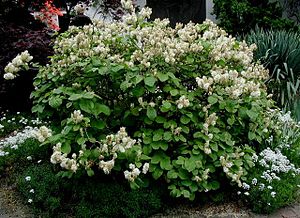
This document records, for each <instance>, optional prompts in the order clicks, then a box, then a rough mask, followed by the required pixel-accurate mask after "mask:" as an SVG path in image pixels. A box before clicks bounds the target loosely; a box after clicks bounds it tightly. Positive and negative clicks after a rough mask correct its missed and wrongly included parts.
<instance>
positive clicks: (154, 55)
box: [32, 1, 278, 200]
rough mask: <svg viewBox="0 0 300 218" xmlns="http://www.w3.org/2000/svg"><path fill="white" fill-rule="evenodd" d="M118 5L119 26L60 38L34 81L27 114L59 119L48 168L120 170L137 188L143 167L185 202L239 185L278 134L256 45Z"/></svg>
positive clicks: (208, 28)
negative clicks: (257, 155)
mask: <svg viewBox="0 0 300 218" xmlns="http://www.w3.org/2000/svg"><path fill="white" fill-rule="evenodd" d="M122 4H123V7H124V8H125V9H126V10H127V11H128V13H127V14H125V15H124V17H123V20H122V21H117V22H112V23H104V22H101V21H98V22H96V23H95V25H94V26H92V25H89V26H85V27H83V28H76V27H71V28H70V30H69V31H67V32H65V33H63V34H61V35H60V36H59V37H58V38H57V40H56V42H55V46H54V48H55V55H54V56H53V57H52V59H51V63H50V64H49V65H47V66H45V67H41V68H40V71H39V74H38V75H37V77H36V78H35V82H34V85H35V88H36V90H35V91H34V92H33V93H32V97H33V99H34V102H35V106H34V107H33V112H37V113H38V114H39V115H40V116H41V117H50V116H51V117H53V116H54V117H59V118H60V119H61V120H62V122H61V125H60V126H58V128H59V131H58V132H57V134H56V135H53V136H52V137H50V139H49V140H48V143H51V144H53V145H55V144H56V146H55V147H54V153H53V155H52V158H51V160H52V162H53V163H60V164H61V166H62V167H63V168H64V169H67V170H68V171H65V172H64V173H63V174H64V175H66V176H71V175H72V174H74V173H75V172H76V171H77V170H78V169H85V170H86V171H87V173H88V174H89V175H93V174H94V171H95V169H96V166H97V167H98V168H100V170H102V171H103V172H104V173H109V172H110V171H111V170H112V169H116V170H120V169H122V170H123V171H124V176H125V178H126V179H128V180H129V181H131V184H134V185H133V187H137V185H138V186H140V185H144V184H145V183H144V184H143V183H142V180H139V181H138V180H135V178H136V176H139V175H142V173H141V170H142V171H143V169H144V168H145V171H146V169H147V168H148V164H146V163H147V162H148V161H150V164H149V171H150V172H151V174H152V177H153V178H154V179H156V180H157V179H162V180H165V181H166V182H167V183H168V184H169V189H170V191H171V195H173V196H176V197H180V196H183V197H185V198H189V199H191V200H192V199H194V198H195V194H196V193H197V192H202V191H210V190H216V189H218V188H219V187H220V184H221V182H222V181H224V178H225V177H227V178H229V180H230V181H232V182H233V184H237V185H238V186H240V187H242V186H243V180H244V179H245V178H246V177H247V172H248V171H249V170H250V169H251V167H252V166H254V161H253V160H252V156H253V154H255V150H259V149H260V147H259V146H260V145H261V144H263V143H264V141H265V140H266V139H267V138H269V136H271V134H273V133H274V134H277V132H278V131H277V130H276V129H275V128H274V126H272V120H271V117H270V115H269V114H268V113H267V111H269V108H271V107H273V101H272V100H271V99H270V98H269V97H268V96H267V92H266V88H265V85H264V83H263V80H264V79H266V78H267V77H268V71H267V70H265V69H264V68H263V66H261V65H258V64H254V63H252V58H253V50H254V49H255V46H254V45H253V46H250V47H249V46H247V44H246V43H245V42H238V41H236V40H235V38H233V37H231V36H228V35H227V34H226V33H225V32H224V31H223V30H222V29H220V28H218V27H217V26H216V25H215V24H213V23H212V22H211V21H208V20H207V21H205V22H204V23H203V24H193V23H189V24H187V25H186V26H183V25H181V24H177V26H176V27H175V28H174V29H173V28H171V27H169V26H168V24H169V21H168V20H167V19H164V20H159V19H156V20H154V21H153V22H147V21H146V19H147V18H149V17H150V15H151V9H149V8H143V9H142V10H141V11H140V12H138V13H135V9H134V7H133V6H132V4H131V2H130V1H122ZM70 114H71V118H70ZM120 127H126V131H127V132H126V133H125V132H124V129H123V128H121V129H120ZM119 129H120V131H119V132H118V133H117V134H116V135H114V134H113V135H111V134H112V133H115V132H117V131H118V130H119ZM120 135H124V136H123V137H121V138H120ZM124 139H126V140H125V141H123V140H124ZM57 143H58V144H57ZM128 143H129V144H131V146H128V147H129V148H128V149H127V148H126V147H127V145H128ZM135 143H136V144H135ZM119 159H120V162H119V163H122V164H118V165H117V161H118V160H119ZM114 161H115V162H114ZM142 165H143V166H142ZM132 181H134V182H132ZM144 181H145V180H144Z"/></svg>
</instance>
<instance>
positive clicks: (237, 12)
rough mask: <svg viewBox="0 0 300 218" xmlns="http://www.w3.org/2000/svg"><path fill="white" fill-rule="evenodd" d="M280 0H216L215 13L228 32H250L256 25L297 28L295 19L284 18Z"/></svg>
mask: <svg viewBox="0 0 300 218" xmlns="http://www.w3.org/2000/svg"><path fill="white" fill-rule="evenodd" d="M282 11H283V9H282V7H281V5H280V3H279V1H270V0H259V1H256V0H255V1H253V0H214V12H213V13H214V14H215V15H216V17H217V19H218V20H219V22H220V23H219V24H220V26H221V27H222V28H224V29H225V30H226V31H227V32H228V33H230V34H233V35H237V34H244V33H248V32H249V31H250V30H251V29H253V28H254V27H255V26H259V27H261V28H264V29H270V28H273V29H287V30H289V29H297V27H296V26H295V23H294V21H293V20H290V19H286V18H283V16H282Z"/></svg>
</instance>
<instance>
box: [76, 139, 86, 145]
mask: <svg viewBox="0 0 300 218" xmlns="http://www.w3.org/2000/svg"><path fill="white" fill-rule="evenodd" d="M85 142H86V140H85V138H83V137H80V138H78V139H77V143H78V145H83V144H84V143H85Z"/></svg>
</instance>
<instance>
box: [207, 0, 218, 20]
mask: <svg viewBox="0 0 300 218" xmlns="http://www.w3.org/2000/svg"><path fill="white" fill-rule="evenodd" d="M213 6H214V3H213V0H206V18H208V19H210V20H212V21H213V22H216V16H215V15H212V12H213Z"/></svg>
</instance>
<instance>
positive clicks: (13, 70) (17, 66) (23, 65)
mask: <svg viewBox="0 0 300 218" xmlns="http://www.w3.org/2000/svg"><path fill="white" fill-rule="evenodd" d="M32 59H33V57H32V56H31V55H30V54H29V53H28V51H27V50H26V51H24V52H22V53H21V54H19V55H17V56H16V57H15V58H14V59H13V60H12V61H11V62H9V63H8V64H7V65H6V67H5V68H4V72H5V74H4V75H3V78H4V79H6V80H11V79H14V78H15V77H16V75H17V73H18V72H19V71H20V70H21V69H25V70H26V69H28V63H29V62H30V61H31V60H32Z"/></svg>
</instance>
